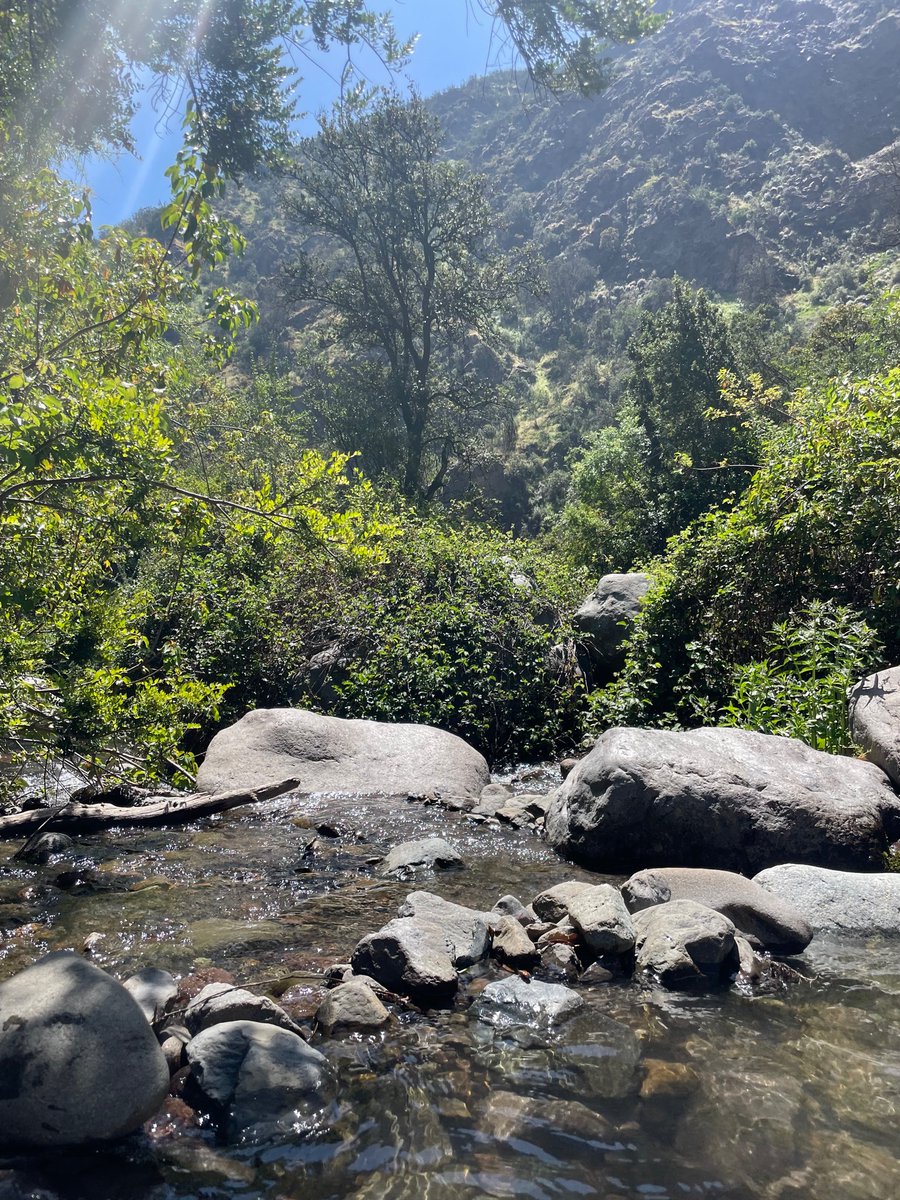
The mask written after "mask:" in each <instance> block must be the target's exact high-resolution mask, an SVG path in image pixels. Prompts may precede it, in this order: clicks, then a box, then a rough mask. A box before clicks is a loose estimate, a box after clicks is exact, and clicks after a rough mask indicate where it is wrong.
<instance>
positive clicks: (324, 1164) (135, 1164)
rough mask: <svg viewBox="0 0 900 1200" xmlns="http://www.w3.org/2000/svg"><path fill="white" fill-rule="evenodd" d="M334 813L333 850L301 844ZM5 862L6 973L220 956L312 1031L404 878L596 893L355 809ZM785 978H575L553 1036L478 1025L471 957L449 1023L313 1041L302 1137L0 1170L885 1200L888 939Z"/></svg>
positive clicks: (649, 1196) (136, 1182)
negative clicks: (333, 1096) (39, 962)
mask: <svg viewBox="0 0 900 1200" xmlns="http://www.w3.org/2000/svg"><path fill="white" fill-rule="evenodd" d="M528 786H529V787H531V788H533V787H534V784H533V783H531V784H529V785H528ZM325 821H327V822H328V824H330V825H332V826H334V827H335V830H336V831H338V832H339V836H337V837H324V836H321V835H316V834H315V826H316V825H319V824H321V823H322V822H325ZM428 834H441V835H443V836H445V837H447V838H448V839H449V840H450V841H451V842H453V843H454V844H455V845H456V846H457V847H458V848H459V849H460V851H461V852H462V854H463V857H464V858H465V860H466V863H467V866H466V869H465V870H462V871H455V872H443V873H438V874H436V875H433V876H427V877H425V878H423V879H421V880H419V881H417V882H416V883H415V884H411V883H397V882H393V881H390V882H388V881H385V880H382V879H379V878H378V876H377V874H376V873H375V868H374V866H373V864H372V863H371V862H370V861H369V860H371V859H372V858H374V857H375V856H377V855H378V854H380V853H381V852H383V851H384V850H385V849H386V848H387V847H389V846H390V845H393V844H396V843H397V842H399V841H402V840H405V839H407V838H411V837H417V836H425V835H428ZM314 837H315V838H316V842H315V846H314V847H313V849H312V850H311V851H308V850H307V845H308V843H309V842H310V841H311V840H312V839H313V838H314ZM14 849H15V847H14V846H13V845H11V844H10V845H7V844H0V931H2V942H0V977H5V976H7V975H9V974H11V973H12V972H13V971H15V970H17V969H19V968H21V967H23V966H25V965H27V964H28V963H30V962H32V961H33V960H34V958H35V957H36V956H37V955H39V954H40V953H43V952H45V951H48V950H53V949H60V948H72V949H80V948H81V947H82V946H83V944H84V942H85V940H86V939H88V938H90V943H91V946H92V952H93V958H94V961H96V962H98V963H99V964H100V965H101V966H104V967H105V968H107V969H108V970H110V971H111V972H112V973H113V974H115V975H117V976H119V977H120V978H125V977H126V976H127V975H129V974H131V973H132V972H133V971H135V970H138V969H139V968H141V967H143V966H147V965H151V964H152V965H157V966H161V967H166V968H168V969H169V970H172V971H174V972H175V973H177V974H184V973H187V972H190V971H192V970H196V969H198V968H202V967H204V966H208V965H211V964H214V965H215V966H219V967H224V968H226V969H229V970H231V971H233V972H234V974H235V975H236V976H237V978H238V980H239V981H240V982H242V983H248V984H250V985H255V987H256V990H259V991H265V990H271V991H272V992H274V993H276V994H278V995H280V996H281V1002H282V1003H283V1004H284V1005H285V1007H287V1008H288V1009H289V1010H290V1011H291V1012H293V1013H294V1014H295V1015H296V1016H297V1017H298V1018H300V1019H301V1020H307V1021H308V1020H309V1018H310V1016H311V1014H312V1013H313V1012H314V1010H315V1007H316V1005H317V1003H318V1000H319V999H320V997H321V995H322V993H323V989H322V980H321V972H322V971H323V970H324V969H325V968H326V967H327V966H329V965H330V964H332V963H334V962H340V961H346V960H347V958H348V957H349V955H350V953H351V951H352V949H353V947H354V945H355V944H356V941H357V940H358V938H359V937H360V936H361V935H362V934H364V933H366V932H368V931H370V930H372V929H375V928H377V927H378V926H379V925H380V924H381V923H383V921H385V920H387V919H389V918H390V917H391V916H393V915H394V914H395V910H396V907H397V905H398V904H399V903H400V901H401V900H402V899H403V898H404V897H405V895H406V894H407V893H408V892H409V891H410V890H412V888H413V887H425V888H428V889H429V890H432V891H436V892H439V893H440V894H441V895H444V896H446V897H448V898H449V899H453V900H458V901H460V902H462V903H466V904H471V905H473V906H476V907H479V908H489V907H490V906H491V904H493V903H494V901H495V900H496V899H497V898H498V897H499V896H500V895H502V894H503V893H505V892H512V893H514V894H516V895H518V896H519V897H520V898H522V899H523V900H525V901H527V900H529V899H530V898H531V897H532V896H533V895H534V894H536V893H537V892H538V891H540V890H541V889H543V888H544V887H547V886H549V885H551V884H553V883H558V882H561V881H562V880H564V879H570V878H594V879H596V878H597V877H596V876H593V877H592V876H589V875H588V873H587V872H584V871H581V870H579V869H578V868H573V867H572V866H570V865H569V864H566V863H564V862H562V861H560V860H559V859H558V858H557V857H556V856H555V855H554V854H553V853H552V852H551V851H550V850H548V849H547V847H546V846H544V845H543V843H541V842H540V841H539V840H538V839H537V838H536V837H534V835H532V834H530V833H527V832H517V831H513V830H509V829H490V828H485V827H484V826H478V827H476V826H472V825H471V824H469V823H468V822H466V821H465V820H464V819H463V818H461V817H460V816H458V815H455V814H450V813H446V812H444V811H443V810H439V809H434V808H425V807H422V806H420V805H417V804H404V803H401V802H382V801H379V802H377V803H376V802H372V801H366V802H361V801H354V800H346V799H344V800H339V801H338V800H334V799H325V798H322V799H315V800H305V801H298V800H297V799H296V798H286V799H282V800H277V801H272V802H270V803H268V804H266V805H263V806H260V807H257V808H248V809H244V810H241V811H238V812H234V813H231V814H228V815H227V816H224V817H221V818H212V819H209V820H206V821H202V822H198V823H197V824H196V825H195V826H192V827H189V828H187V829H180V830H154V831H144V832H140V831H135V832H131V833H127V834H104V835H98V836H96V837H92V838H90V839H84V840H83V841H80V842H79V843H78V847H77V849H78V854H77V856H76V858H75V860H74V861H72V860H71V859H67V860H66V861H64V862H62V863H60V862H57V863H52V864H48V865H47V866H44V867H27V866H21V865H19V864H15V863H13V862H12V861H11V855H12V853H13V851H14ZM64 873H65V874H64ZM61 875H62V878H60V876H61ZM90 935H100V936H97V937H90ZM793 965H794V967H795V968H796V972H795V973H793V974H792V975H791V976H790V978H788V979H787V980H785V981H784V982H781V983H779V984H778V985H777V986H773V987H770V988H769V989H768V990H767V991H765V992H764V993H759V994H745V993H741V992H739V991H736V990H731V991H729V992H723V993H717V994H713V995H707V996H684V995H678V994H674V993H666V992H663V991H661V990H658V989H654V988H651V987H647V986H643V985H641V984H640V983H639V982H634V981H631V980H621V981H616V982H613V983H612V984H609V985H602V986H593V987H590V988H588V987H584V988H582V991H583V994H584V995H585V998H586V1000H587V1001H588V1004H587V1008H586V1010H584V1012H583V1013H582V1014H581V1015H579V1016H578V1017H577V1018H576V1019H575V1020H573V1021H571V1022H569V1023H568V1024H567V1025H565V1026H563V1027H562V1028H561V1029H559V1030H557V1031H555V1032H547V1031H543V1032H540V1031H535V1030H527V1029H518V1030H517V1029H506V1030H495V1029H493V1028H491V1027H490V1026H488V1025H485V1024H483V1023H481V1022H479V1021H478V1020H476V1019H475V1017H474V1016H473V1015H472V1014H471V1013H470V1012H469V1011H468V1009H469V1005H470V1004H471V1001H472V999H473V998H474V996H475V995H477V993H478V991H479V990H480V988H481V987H482V986H483V985H484V983H485V981H486V979H487V978H489V977H491V976H492V975H493V974H496V969H495V968H494V967H493V966H492V967H489V968H481V969H479V970H476V971H475V972H473V973H470V975H469V976H468V977H467V984H466V988H465V989H464V992H463V994H462V995H461V997H460V1000H459V1002H458V1004H457V1005H456V1007H455V1008H454V1009H453V1010H450V1011H447V1012H441V1013H431V1014H421V1013H418V1012H416V1011H415V1010H413V1009H410V1010H409V1011H408V1012H405V1013H402V1014H400V1015H399V1017H398V1019H397V1020H396V1021H395V1022H394V1023H393V1025H392V1026H391V1027H390V1028H389V1030H388V1031H387V1032H385V1033H384V1034H380V1035H378V1036H371V1037H363V1036H355V1037H347V1038H341V1039H326V1038H323V1037H321V1036H320V1035H316V1037H315V1039H314V1044H316V1045H317V1046H318V1047H319V1048H320V1049H321V1050H322V1051H323V1052H324V1053H325V1054H326V1055H328V1056H329V1058H330V1059H331V1060H332V1061H333V1063H334V1064H335V1066H336V1068H337V1070H338V1072H339V1075H340V1079H341V1089H340V1104H339V1110H338V1111H337V1112H336V1113H331V1114H329V1118H328V1120H327V1121H325V1122H323V1126H322V1129H321V1131H320V1132H319V1133H318V1134H317V1135H315V1136H312V1137H310V1136H309V1135H304V1136H302V1137H301V1136H299V1135H297V1136H291V1135H286V1136H284V1137H282V1138H280V1139H279V1140H278V1141H277V1142H273V1143H271V1144H267V1145H263V1146H254V1147H246V1148H234V1147H223V1146H217V1145H216V1143H215V1140H214V1137H213V1135H212V1133H211V1132H210V1131H209V1130H202V1129H201V1130H197V1129H185V1128H184V1127H183V1126H182V1124H181V1123H180V1122H179V1121H178V1120H177V1119H176V1118H174V1117H172V1118H171V1119H170V1118H169V1117H167V1116H163V1117H161V1118H160V1120H159V1121H157V1122H156V1123H155V1124H154V1126H153V1127H152V1128H151V1129H150V1130H149V1132H148V1134H147V1135H146V1136H143V1137H139V1138H133V1139H130V1140H129V1141H128V1142H126V1143H123V1144H122V1145H121V1146H119V1147H116V1148H114V1149H113V1150H109V1151H104V1152H96V1153H87V1154H79V1155H74V1154H64V1155H60V1156H58V1157H48V1156H43V1157H42V1158H41V1159H40V1160H24V1159H22V1160H15V1161H13V1160H7V1161H3V1160H0V1200H18V1198H19V1197H25V1196H27V1197H34V1198H36V1200H52V1198H53V1197H65V1198H71V1200H76V1198H78V1200H81V1198H82V1197H84V1198H85V1200H88V1198H90V1200H107V1198H108V1200H118V1198H119V1197H122V1198H123V1200H124V1198H126V1197H127V1198H128V1200H143V1198H146V1200H151V1198H152V1200H167V1198H173V1200H174V1198H176V1197H177V1198H182V1197H183V1198H185V1200H186V1198H188V1197H192V1198H197V1200H218V1198H220V1197H221V1198H223V1200H224V1198H226V1197H227V1198H230V1200H245V1198H246V1200H250V1198H251V1197H266V1198H267V1200H269V1198H270V1200H294V1198H296V1200H301V1198H302V1200H326V1198H332V1197H333V1198H339V1197H340V1198H344V1197H346V1198H351V1197H352V1198H354V1200H363V1198H366V1200H369V1198H371V1200H381V1198H386V1200H407V1198H408V1200H413V1198H417V1200H418V1198H420V1197H421V1198H424V1200H469V1198H472V1200H476V1198H481V1197H495V1196H496V1197H507V1196H510V1197H511V1196H516V1197H526V1198H528V1200H555V1198H557V1197H597V1198H599V1200H612V1198H613V1197H615V1198H617V1200H618V1198H622V1197H633V1198H635V1200H638V1198H642V1200H667V1198H670V1197H671V1198H673V1200H674V1198H676V1197H707V1196H708V1197H729V1198H733V1200H744V1198H748V1200H749V1198H755V1197H761V1198H763V1200H887V1198H889V1197H894V1196H900V1161H898V1157H897V1153H896V1147H897V1137H898V1132H900V1006H898V995H900V941H898V942H897V943H891V942H878V943H876V942H872V943H865V942H842V943H837V942H827V941H816V942H814V943H813V945H812V946H811V947H810V950H809V951H808V952H807V954H806V955H804V956H803V958H802V959H799V960H796V962H795V963H794V964H793Z"/></svg>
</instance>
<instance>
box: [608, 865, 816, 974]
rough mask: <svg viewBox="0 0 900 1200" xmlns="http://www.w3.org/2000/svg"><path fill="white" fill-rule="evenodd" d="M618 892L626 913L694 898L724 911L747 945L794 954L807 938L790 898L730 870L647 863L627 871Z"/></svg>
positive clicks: (809, 936)
mask: <svg viewBox="0 0 900 1200" xmlns="http://www.w3.org/2000/svg"><path fill="white" fill-rule="evenodd" d="M622 896H623V898H624V900H625V903H626V904H627V905H628V908H629V909H630V911H631V912H632V913H636V912H639V911H640V910H641V909H643V908H651V907H653V906H654V905H656V904H665V903H667V902H668V901H669V900H695V901H696V902H697V903H698V904H705V905H706V907H707V908H714V909H715V910H716V912H720V913H722V914H723V915H724V916H726V917H728V919H729V920H730V921H731V922H732V923H733V924H734V925H735V927H736V928H737V929H739V930H740V932H741V933H742V934H743V935H744V937H746V938H747V940H748V941H749V942H750V944H751V945H752V946H754V947H755V948H756V949H758V950H767V951H769V953H770V954H800V953H801V951H803V950H805V949H806V947H807V946H808V945H809V943H810V941H811V940H812V935H813V931H812V929H811V928H810V925H809V923H808V922H807V921H806V919H805V918H804V916H803V914H802V913H801V912H800V911H799V910H798V909H797V908H795V907H794V905H793V904H791V903H789V902H788V901H787V900H782V899H780V898H779V897H778V896H777V895H773V894H772V893H771V892H767V891H766V890H765V888H761V887H760V886H759V884H758V883H754V882H753V880H752V879H747V878H746V876H744V875H736V874H735V873H734V872H733V871H711V870H709V869H704V868H693V867H653V868H651V869H650V870H647V871H638V873H637V874H636V875H632V876H631V878H630V879H629V880H628V881H627V882H626V883H624V884H623V885H622Z"/></svg>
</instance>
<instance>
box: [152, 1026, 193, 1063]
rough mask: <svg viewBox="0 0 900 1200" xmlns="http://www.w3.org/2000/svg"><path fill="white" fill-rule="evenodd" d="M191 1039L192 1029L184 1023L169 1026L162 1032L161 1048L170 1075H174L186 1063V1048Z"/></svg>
mask: <svg viewBox="0 0 900 1200" xmlns="http://www.w3.org/2000/svg"><path fill="white" fill-rule="evenodd" d="M190 1040H191V1034H190V1030H189V1029H188V1028H187V1027H186V1026H184V1025H172V1026H168V1027H167V1028H166V1029H164V1030H162V1032H161V1033H160V1035H159V1048H160V1050H161V1051H162V1055H163V1058H164V1059H165V1060H166V1063H167V1065H168V1067H169V1074H170V1075H174V1074H175V1072H176V1071H179V1070H181V1068H182V1067H183V1066H184V1065H185V1061H186V1060H185V1053H184V1048H185V1046H186V1045H187V1044H188V1042H189V1041H190Z"/></svg>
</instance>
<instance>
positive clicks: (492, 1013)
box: [474, 975, 584, 1025]
mask: <svg viewBox="0 0 900 1200" xmlns="http://www.w3.org/2000/svg"><path fill="white" fill-rule="evenodd" d="M583 1007H584V1000H582V998H581V997H580V996H579V995H578V993H577V992H573V991H572V989H571V988H567V987H563V986H562V985H560V984H558V983H543V982H541V981H540V980H538V979H532V980H531V981H526V980H524V979H522V978H521V976H519V975H511V976H509V978H508V979H497V980H495V981H494V982H493V983H489V984H488V985H487V987H486V988H485V989H484V991H483V992H482V993H481V996H480V997H479V998H478V1000H477V1001H476V1002H475V1005H474V1008H475V1013H476V1015H477V1016H478V1018H479V1020H482V1021H488V1022H490V1023H491V1024H500V1025H508V1024H537V1025H547V1024H550V1025H553V1024H556V1023H557V1022H559V1021H562V1020H565V1018H567V1017H571V1016H573V1015H574V1014H575V1013H576V1012H578V1010H579V1009H580V1008H583Z"/></svg>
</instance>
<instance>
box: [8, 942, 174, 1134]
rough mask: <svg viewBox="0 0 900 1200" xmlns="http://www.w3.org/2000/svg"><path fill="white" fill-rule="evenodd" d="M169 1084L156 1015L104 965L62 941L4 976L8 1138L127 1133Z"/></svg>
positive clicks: (148, 1113) (160, 1098) (153, 1108)
mask: <svg viewBox="0 0 900 1200" xmlns="http://www.w3.org/2000/svg"><path fill="white" fill-rule="evenodd" d="M168 1090H169V1069H168V1067H167V1065H166V1060H165V1058H164V1057H163V1054H162V1051H161V1050H160V1048H159V1045H158V1044H157V1041H156V1038H155V1037H154V1035H153V1031H152V1030H151V1028H150V1026H149V1025H148V1023H147V1019H146V1017H145V1016H144V1014H143V1012H142V1011H141V1009H140V1008H139V1006H138V1004H137V1003H136V1001H135V1000H134V998H133V997H132V996H131V995H130V994H129V993H128V992H127V991H126V990H125V988H124V987H122V985H121V984H120V983H118V982H117V981H116V980H115V979H113V978H112V977H111V976H110V975H107V974H106V972H105V971H101V970H100V968H99V967H95V966H94V965H93V964H91V963H89V962H87V961H85V959H83V958H80V957H78V956H77V955H75V954H69V953H67V952H64V951H60V952H58V953H55V954H48V955H47V956H46V958H42V959H40V960H39V961H38V962H36V963H35V964H34V965H33V966H31V967H28V968H27V970H25V971H21V972H20V973H19V974H18V975H13V976H12V977H11V978H10V979H7V980H6V981H5V982H4V983H3V984H0V1143H2V1144H6V1145H30V1146H77V1145H82V1144H84V1143H89V1142H95V1141H105V1140H108V1139H111V1138H118V1137H123V1136H124V1135H125V1134H128V1133H132V1132H133V1131H134V1130H135V1129H139V1128H140V1126H141V1125H142V1124H143V1122H144V1121H146V1120H147V1119H148V1118H149V1117H152V1116H153V1114H154V1113H155V1112H156V1111H157V1109H158V1108H159V1106H160V1105H161V1104H162V1102H163V1100H164V1099H165V1096H166V1093H167V1092H168Z"/></svg>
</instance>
